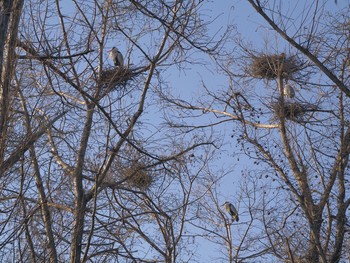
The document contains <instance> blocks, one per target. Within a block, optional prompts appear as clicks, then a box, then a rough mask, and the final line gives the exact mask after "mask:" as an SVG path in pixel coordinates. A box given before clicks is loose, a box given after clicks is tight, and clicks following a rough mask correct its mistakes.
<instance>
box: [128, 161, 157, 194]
mask: <svg viewBox="0 0 350 263" xmlns="http://www.w3.org/2000/svg"><path fill="white" fill-rule="evenodd" d="M121 174H122V177H124V178H125V179H126V183H127V184H128V185H129V186H130V187H135V188H138V189H141V190H146V189H148V188H149V187H150V186H151V185H152V183H153V175H152V174H151V173H150V172H149V171H147V170H145V169H144V167H142V165H140V164H133V165H131V166H130V167H128V168H125V169H123V170H122V171H121Z"/></svg>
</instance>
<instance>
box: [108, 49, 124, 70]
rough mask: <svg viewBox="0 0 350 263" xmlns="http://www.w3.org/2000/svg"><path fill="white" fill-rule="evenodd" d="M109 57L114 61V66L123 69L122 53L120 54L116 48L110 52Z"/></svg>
mask: <svg viewBox="0 0 350 263" xmlns="http://www.w3.org/2000/svg"><path fill="white" fill-rule="evenodd" d="M109 57H110V58H111V59H112V60H113V62H114V66H116V67H122V66H123V65H124V58H123V55H122V53H120V51H119V50H118V49H117V48H116V47H113V48H112V49H111V50H110V51H109Z"/></svg>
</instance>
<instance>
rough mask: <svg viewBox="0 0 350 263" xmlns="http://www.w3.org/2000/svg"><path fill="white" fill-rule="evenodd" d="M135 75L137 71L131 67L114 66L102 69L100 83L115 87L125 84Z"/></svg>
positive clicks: (110, 87)
mask: <svg viewBox="0 0 350 263" xmlns="http://www.w3.org/2000/svg"><path fill="white" fill-rule="evenodd" d="M134 77H135V72H134V71H133V70H132V69H129V68H123V67H114V68H109V69H105V70H103V71H102V73H101V76H100V79H99V83H100V84H101V85H104V86H106V87H107V88H108V89H113V88H115V87H117V86H119V85H125V84H126V82H127V81H130V80H132V79H133V78H134Z"/></svg>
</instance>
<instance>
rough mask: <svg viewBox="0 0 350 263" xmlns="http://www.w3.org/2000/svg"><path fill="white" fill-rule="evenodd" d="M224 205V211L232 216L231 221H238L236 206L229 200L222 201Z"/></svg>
mask: <svg viewBox="0 0 350 263" xmlns="http://www.w3.org/2000/svg"><path fill="white" fill-rule="evenodd" d="M224 207H225V209H226V211H227V212H228V213H229V214H230V215H231V216H232V221H236V222H238V221H239V217H238V211H237V209H236V207H235V206H234V205H233V204H231V203H230V202H225V203H224Z"/></svg>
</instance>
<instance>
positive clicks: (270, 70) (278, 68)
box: [249, 53, 301, 79]
mask: <svg viewBox="0 0 350 263" xmlns="http://www.w3.org/2000/svg"><path fill="white" fill-rule="evenodd" d="M300 69H301V63H300V62H298V61H297V59H296V57H295V56H291V57H286V54H285V53H281V54H273V55H267V54H262V55H258V56H253V57H252V63H251V64H250V66H249V73H250V74H251V75H252V76H253V77H257V78H264V79H275V78H277V77H279V76H283V77H287V76H291V75H292V74H293V73H295V72H297V71H298V70H300Z"/></svg>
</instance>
